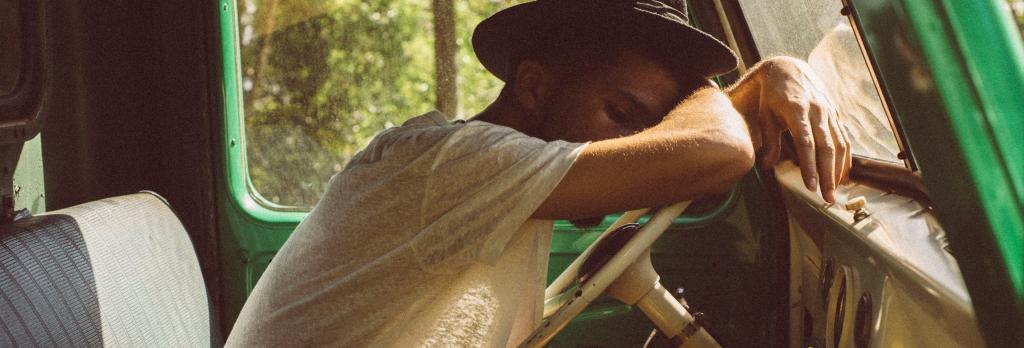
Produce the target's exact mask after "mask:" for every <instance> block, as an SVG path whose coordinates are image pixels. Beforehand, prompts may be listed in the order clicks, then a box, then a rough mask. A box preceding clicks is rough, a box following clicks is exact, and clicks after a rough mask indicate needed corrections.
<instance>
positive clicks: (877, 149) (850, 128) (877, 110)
mask: <svg viewBox="0 0 1024 348" xmlns="http://www.w3.org/2000/svg"><path fill="white" fill-rule="evenodd" d="M739 3H740V5H741V7H742V8H743V13H744V15H745V18H746V21H747V24H748V25H749V26H750V32H751V34H752V36H753V40H754V42H755V44H756V46H757V50H758V52H759V53H760V54H761V56H762V57H771V56H779V55H788V56H794V57H797V58H801V59H804V60H806V61H807V62H808V63H810V65H811V67H812V68H813V69H814V71H815V72H816V73H817V74H818V76H819V77H820V78H821V79H822V82H824V85H825V86H826V87H827V88H828V92H829V97H830V98H831V99H832V101H833V102H835V103H836V107H837V108H838V109H839V110H840V113H841V115H842V118H843V121H844V123H845V124H844V127H845V130H846V132H847V134H848V135H849V137H850V139H851V142H852V144H851V145H852V152H853V155H854V156H856V157H859V158H862V159H867V160H873V161H881V162H884V163H886V164H894V165H901V166H906V167H908V168H909V167H910V165H911V164H910V162H909V160H908V157H909V156H907V155H906V151H907V150H906V148H905V147H904V146H903V145H902V144H903V141H902V139H901V137H899V136H898V134H899V133H898V132H897V129H898V127H897V121H896V120H895V118H894V117H893V113H892V110H891V109H890V108H889V107H888V106H887V105H886V102H885V98H884V97H883V96H884V93H883V92H882V88H881V85H880V84H879V83H878V82H877V80H876V79H875V78H874V74H873V72H872V68H871V65H870V64H869V63H870V60H869V59H867V57H868V56H867V54H866V51H865V50H863V49H862V45H861V43H860V35H859V34H858V32H857V29H856V25H855V24H854V23H853V21H851V20H850V18H848V17H849V13H848V12H846V11H844V10H843V3H842V2H840V1H838V0H837V1H803V0H784V1H772V2H764V1H752V0H740V1H739Z"/></svg>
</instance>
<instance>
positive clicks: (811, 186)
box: [807, 177, 818, 191]
mask: <svg viewBox="0 0 1024 348" xmlns="http://www.w3.org/2000/svg"><path fill="white" fill-rule="evenodd" d="M807 189H808V190H811V191H816V190H818V178H815V177H811V178H810V179H807Z"/></svg>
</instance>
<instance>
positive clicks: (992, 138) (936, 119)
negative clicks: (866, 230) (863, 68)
mask: <svg viewBox="0 0 1024 348" xmlns="http://www.w3.org/2000/svg"><path fill="white" fill-rule="evenodd" d="M1000 2H1001V1H998V0H974V1H946V0H902V1H896V0H849V3H850V4H851V5H853V14H854V16H855V19H856V22H857V23H858V27H860V28H861V31H862V32H863V37H864V40H865V41H866V43H867V46H868V49H869V54H870V56H871V58H872V62H873V63H874V65H875V68H876V70H877V72H878V73H879V75H880V76H881V80H882V85H883V86H884V87H885V89H886V94H887V96H888V99H889V102H890V103H891V104H892V105H893V109H894V110H895V111H896V116H897V118H898V119H899V121H900V122H901V124H902V125H903V129H904V132H905V133H906V135H907V141H908V143H909V144H910V146H911V149H912V151H913V155H914V157H915V159H916V160H917V163H918V166H919V168H920V169H921V173H922V176H923V178H924V181H925V184H926V185H927V187H928V189H929V192H930V198H931V200H932V202H933V203H934V209H935V211H936V213H937V214H938V216H939V218H940V220H941V221H942V224H943V227H944V228H945V230H946V231H947V233H948V236H949V240H950V243H951V248H952V251H953V254H954V255H955V256H956V257H957V260H958V261H959V264H960V268H961V270H962V271H963V275H964V279H965V281H966V283H967V287H968V290H969V292H970V294H971V297H972V302H973V304H974V307H975V312H976V314H977V317H978V321H979V325H980V326H981V328H982V330H983V332H984V333H985V338H986V341H987V343H988V345H989V346H992V347H1011V346H1012V347H1019V346H1024V336H1022V333H1024V331H1022V330H1021V329H1022V328H1024V326H1022V323H1024V321H1022V320H1021V319H1024V315H1022V313H1024V311H1022V305H1021V303H1022V301H1021V299H1022V293H1024V286H1022V285H1024V284H1022V279H1024V262H1022V261H1024V258H1022V254H1024V252H1022V247H1024V217H1022V214H1024V209H1022V208H1021V207H1022V203H1021V195H1020V173H1021V165H1022V163H1024V162H1022V161H1024V157H1022V156H1021V152H1020V151H1021V149H1020V136H1019V135H1018V136H1016V137H1014V136H1013V134H1014V132H1017V133H1019V132H1020V131H1021V130H1024V128H1022V126H1021V115H1022V114H1024V105H1022V104H1021V100H1020V99H1019V93H1020V91H1021V90H1022V87H1024V86H1022V83H1024V81H1022V78H1021V76H1022V75H1021V64H1022V63H1024V60H1022V55H1021V47H1020V45H1021V43H1020V37H1019V34H1018V33H1015V32H1012V31H1015V30H1016V28H1012V27H1011V26H1010V25H1009V24H1008V21H1009V18H1008V15H1007V14H1006V13H1002V12H1001V9H1000V6H1001V4H1000Z"/></svg>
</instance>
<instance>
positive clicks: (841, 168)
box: [828, 114, 850, 187]
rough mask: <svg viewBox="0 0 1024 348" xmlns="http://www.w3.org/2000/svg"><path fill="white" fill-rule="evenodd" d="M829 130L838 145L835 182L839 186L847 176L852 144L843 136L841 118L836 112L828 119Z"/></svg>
mask: <svg viewBox="0 0 1024 348" xmlns="http://www.w3.org/2000/svg"><path fill="white" fill-rule="evenodd" d="M828 124H829V130H830V131H831V133H832V141H833V142H834V143H835V145H836V158H835V164H836V171H835V178H836V179H835V183H836V186H837V187H838V186H839V185H840V184H841V183H842V182H843V179H844V178H845V177H846V171H847V170H848V168H847V167H846V155H847V154H848V153H849V152H850V144H849V143H848V142H847V141H846V138H844V137H843V129H842V128H840V127H839V119H838V117H837V115H836V114H833V117H829V119H828Z"/></svg>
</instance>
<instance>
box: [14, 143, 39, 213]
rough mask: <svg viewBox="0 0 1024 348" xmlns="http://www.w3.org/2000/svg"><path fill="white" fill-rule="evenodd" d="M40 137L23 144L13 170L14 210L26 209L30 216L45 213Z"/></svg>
mask: <svg viewBox="0 0 1024 348" xmlns="http://www.w3.org/2000/svg"><path fill="white" fill-rule="evenodd" d="M41 138H42V136H39V135H37V136H36V137H35V138H34V139H32V140H29V141H27V142H25V146H24V147H23V148H22V149H21V157H20V158H19V159H18V167H17V168H15V169H14V209H16V210H21V209H28V211H30V212H32V214H39V213H42V212H45V211H46V196H45V195H44V192H46V190H44V186H43V151H42V145H40V139H41Z"/></svg>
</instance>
